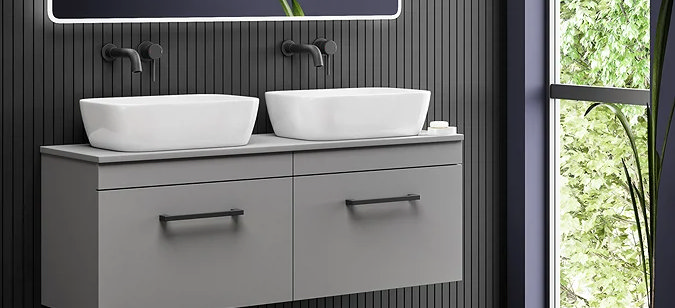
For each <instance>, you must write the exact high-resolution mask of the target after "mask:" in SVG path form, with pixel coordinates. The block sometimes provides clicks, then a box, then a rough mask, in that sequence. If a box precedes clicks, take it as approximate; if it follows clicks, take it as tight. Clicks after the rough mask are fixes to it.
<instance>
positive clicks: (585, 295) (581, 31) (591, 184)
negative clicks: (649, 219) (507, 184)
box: [550, 0, 650, 308]
mask: <svg viewBox="0 0 675 308" xmlns="http://www.w3.org/2000/svg"><path fill="white" fill-rule="evenodd" d="M552 1H553V3H552V5H551V8H552V9H551V15H552V17H553V18H551V22H552V27H551V29H552V35H551V37H552V38H553V39H552V41H551V61H550V63H551V72H552V76H551V89H550V90H551V91H550V93H551V103H552V104H554V108H551V110H552V112H551V117H552V119H551V121H550V122H551V125H553V127H552V129H551V132H552V133H553V135H552V136H551V140H552V144H551V148H552V151H551V153H552V157H551V159H552V160H553V161H554V162H555V163H554V164H552V165H553V166H554V170H552V172H551V174H552V176H553V178H552V179H551V180H552V181H551V183H553V185H552V186H553V187H552V190H553V192H552V194H551V196H552V200H551V211H550V212H551V218H550V219H551V220H552V223H551V224H550V226H551V232H550V233H551V256H552V257H551V266H550V268H551V277H552V281H551V290H550V291H551V296H550V298H551V301H552V303H551V306H552V307H564V308H567V307H631V308H632V307H643V306H646V300H647V298H646V294H647V293H646V286H645V282H644V276H643V274H642V264H641V261H640V255H639V254H640V251H639V249H638V247H639V246H638V240H639V239H638V238H637V231H636V225H635V222H634V218H633V209H632V207H631V203H630V200H629V198H630V197H629V195H628V192H627V188H626V186H625V181H624V178H625V177H624V175H623V167H622V159H625V160H627V161H630V160H632V159H633V158H632V155H631V152H630V151H631V148H630V145H629V144H628V141H627V138H626V136H625V133H624V131H623V129H622V128H621V125H620V123H619V122H618V120H617V119H616V118H615V116H614V115H613V114H612V113H610V112H609V111H608V110H606V109H605V108H602V107H600V108H596V109H594V110H593V111H592V112H590V113H589V114H588V115H586V114H585V113H586V110H587V109H588V108H589V106H591V104H593V102H607V103H617V107H618V108H621V109H622V111H623V112H624V113H625V114H626V116H627V117H628V119H629V121H630V125H631V126H632V127H633V129H634V131H635V132H636V133H637V134H638V137H642V138H644V137H645V135H646V119H645V118H644V116H645V115H644V113H645V107H644V104H645V103H647V102H648V100H649V91H648V88H649V61H650V56H649V35H650V32H649V1H648V0H623V1H621V0H552ZM642 150H643V151H646V144H645V145H642ZM642 156H644V157H646V155H642ZM645 164H646V162H645ZM629 166H633V164H629ZM631 171H632V172H633V171H634V170H631Z"/></svg>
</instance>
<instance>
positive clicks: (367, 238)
mask: <svg viewBox="0 0 675 308" xmlns="http://www.w3.org/2000/svg"><path fill="white" fill-rule="evenodd" d="M417 195H418V196H419V200H414V201H398V202H385V201H392V200H391V199H392V198H398V197H401V198H398V199H416V196H417ZM294 198H295V203H294V214H293V216H294V230H293V231H294V256H295V257H294V299H296V300H297V299H305V298H313V297H323V296H332V295H337V294H352V293H358V292H364V291H372V290H382V289H392V288H399V287H405V286H414V285H424V284H432V283H440V282H448V281H458V280H461V279H462V166H461V165H452V166H439V167H427V168H412V169H401V170H385V171H371V172H354V173H343V174H332V175H315V176H304V177H297V178H296V179H295V185H294ZM387 198H390V199H388V200H387ZM373 199H385V200H373ZM346 200H352V203H354V204H355V205H347V203H348V202H347V201H346ZM369 202H372V204H360V203H369Z"/></svg>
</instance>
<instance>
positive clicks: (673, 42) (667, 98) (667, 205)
mask: <svg viewBox="0 0 675 308" xmlns="http://www.w3.org/2000/svg"><path fill="white" fill-rule="evenodd" d="M660 6H661V0H651V28H652V43H653V42H654V41H655V38H656V36H655V34H656V21H657V19H658V14H659V8H660ZM674 26H675V21H673V22H672V24H671V27H670V29H671V31H670V33H669V37H668V41H669V44H668V47H667V51H666V59H665V62H664V68H663V79H662V81H661V88H662V90H661V102H662V103H661V105H662V106H661V107H659V109H660V110H659V114H660V117H659V120H658V127H657V130H658V133H659V135H658V136H657V138H656V140H657V143H658V144H659V146H658V148H661V145H660V144H661V141H662V140H663V138H664V133H665V131H666V124H667V115H668V113H669V112H670V106H671V102H673V98H675V87H673V84H675V33H674V31H673V30H672V29H673V27H674ZM652 46H653V45H652ZM652 50H654V49H653V48H652ZM673 139H675V138H674V137H673V135H671V136H670V137H669V140H668V148H667V149H666V156H665V159H664V163H663V172H662V176H661V186H660V189H659V208H658V216H657V222H656V256H655V258H656V260H655V269H656V274H655V279H656V283H655V288H654V290H655V292H656V300H655V304H656V307H659V308H662V307H673V306H675V293H674V292H672V291H673V288H674V287H673V286H675V264H674V263H673V262H674V261H675V239H674V238H673V236H674V235H675V224H673V223H672V221H673V220H675V189H673V188H674V187H675V159H673V155H675V140H673Z"/></svg>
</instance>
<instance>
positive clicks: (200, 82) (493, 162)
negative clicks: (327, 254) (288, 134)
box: [0, 0, 504, 308]
mask: <svg viewBox="0 0 675 308" xmlns="http://www.w3.org/2000/svg"><path fill="white" fill-rule="evenodd" d="M45 6H46V4H45V1H44V0H32V1H27V2H26V1H22V0H3V2H2V5H1V6H0V16H2V20H1V21H0V35H2V37H0V53H1V54H2V61H0V84H1V85H2V86H1V87H0V130H1V136H2V140H0V158H1V159H2V163H1V164H0V170H1V171H2V176H1V177H0V183H1V184H2V189H1V190H0V192H1V193H2V195H1V196H0V202H2V209H1V211H0V215H1V216H0V221H1V222H2V225H1V226H0V232H2V234H1V236H0V239H1V240H2V243H1V244H2V245H1V246H2V249H1V252H2V267H1V268H0V271H1V274H2V276H1V280H0V281H1V284H2V293H1V296H0V303H1V304H2V307H7V308H10V307H11V308H15V307H21V308H23V307H40V305H39V303H40V299H39V297H40V285H39V284H40V281H39V279H40V246H39V245H40V226H39V224H40V193H39V184H40V160H39V157H40V156H39V146H40V145H50V144H65V143H84V142H87V140H86V134H85V132H84V128H83V125H82V122H81V114H80V112H79V105H78V103H77V102H78V100H79V99H81V98H84V97H101V96H123V95H157V94H177V93H225V94H240V95H250V96H257V97H260V98H261V105H260V109H259V114H258V120H257V121H256V127H255V132H256V133H270V132H272V126H271V124H270V121H269V118H268V116H267V109H266V104H265V102H264V97H263V96H264V92H265V91H268V90H282V89H299V88H332V87H356V86H392V87H408V88H422V89H429V90H431V91H432V93H433V97H432V101H431V102H430V106H429V114H428V120H429V121H431V120H448V121H450V122H451V124H452V125H457V126H458V128H459V131H460V132H462V133H464V134H465V136H466V142H465V149H464V160H465V169H464V178H465V187H464V192H465V196H464V200H465V202H464V204H465V205H464V217H465V218H464V229H465V237H464V250H465V254H464V257H465V269H464V281H461V282H451V283H443V284H435V285H430V286H416V287H406V288H400V289H394V290H382V291H376V292H366V293H360V294H354V295H344V296H335V297H330V298H323V299H314V300H305V301H300V302H295V303H281V304H271V305H267V307H286V308H290V307H367V308H371V307H420V308H421V307H497V306H500V300H501V297H503V294H502V293H501V292H500V284H499V283H500V281H501V280H502V277H503V273H502V271H503V268H502V266H501V264H502V263H501V262H502V260H503V259H502V255H501V253H500V252H501V251H503V249H504V247H503V241H501V238H500V230H501V228H502V222H501V215H500V214H501V213H500V207H499V206H500V205H501V203H502V202H503V201H502V199H503V198H502V194H503V186H502V181H501V179H502V177H503V169H502V168H503V167H502V166H503V163H502V158H503V155H502V148H503V147H502V145H501V142H502V141H501V140H502V139H503V138H501V137H502V134H503V130H502V129H501V127H502V125H503V119H502V118H501V117H502V107H501V105H500V98H501V96H502V95H501V94H502V93H503V92H504V90H503V85H504V78H503V74H504V72H503V70H502V68H501V66H502V65H503V64H504V62H503V61H504V59H503V53H501V52H500V50H501V48H502V46H503V44H502V40H503V38H504V27H503V23H504V12H503V5H501V3H500V2H499V1H495V0H478V1H471V0H458V1H443V0H419V1H418V0H404V1H403V12H402V14H401V16H400V17H399V18H398V19H396V20H382V21H317V22H242V23H153V24H115V25H110V24H104V25H101V24H96V25H92V24H79V25H56V24H53V23H52V22H51V21H50V20H49V19H48V18H47V16H46V12H45ZM317 37H326V38H328V39H333V40H335V41H336V42H337V43H338V46H339V50H338V53H337V54H336V55H335V57H333V59H332V62H333V63H332V65H333V67H332V72H331V73H332V74H331V75H330V76H326V75H325V69H324V68H321V69H316V68H315V67H314V65H313V63H312V62H311V59H310V58H309V57H308V56H306V55H299V56H295V57H292V58H286V57H283V56H282V55H281V52H280V50H279V47H280V43H281V41H283V40H284V39H293V40H295V41H296V42H298V43H311V42H312V41H313V40H314V39H316V38H317ZM145 40H150V41H153V42H157V43H160V44H161V45H162V46H163V47H164V50H165V53H164V56H163V58H162V59H161V60H160V62H159V63H158V66H157V80H156V81H155V82H153V81H152V80H151V74H150V70H151V66H150V63H144V64H143V68H144V70H145V72H144V73H143V74H136V75H132V74H131V71H130V68H131V67H130V64H129V62H128V61H124V60H123V61H116V62H114V63H109V62H105V61H103V60H102V59H101V57H100V49H101V47H102V46H103V45H104V44H105V43H109V42H111V43H114V44H117V45H118V46H120V47H132V48H135V47H137V46H138V44H139V43H140V42H142V41H145Z"/></svg>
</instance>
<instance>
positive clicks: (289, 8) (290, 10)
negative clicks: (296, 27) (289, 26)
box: [279, 0, 305, 16]
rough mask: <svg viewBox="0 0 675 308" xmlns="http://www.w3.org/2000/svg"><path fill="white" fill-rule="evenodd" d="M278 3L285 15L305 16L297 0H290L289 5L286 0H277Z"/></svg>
mask: <svg viewBox="0 0 675 308" xmlns="http://www.w3.org/2000/svg"><path fill="white" fill-rule="evenodd" d="M279 3H281V7H282V8H283V9H284V13H286V16H305V12H304V11H303V10H302V7H301V6H300V3H299V2H298V0H291V5H288V1H287V0H279Z"/></svg>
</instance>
